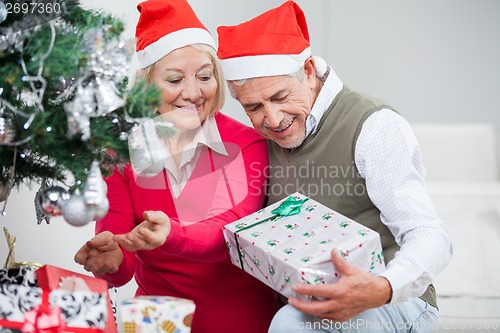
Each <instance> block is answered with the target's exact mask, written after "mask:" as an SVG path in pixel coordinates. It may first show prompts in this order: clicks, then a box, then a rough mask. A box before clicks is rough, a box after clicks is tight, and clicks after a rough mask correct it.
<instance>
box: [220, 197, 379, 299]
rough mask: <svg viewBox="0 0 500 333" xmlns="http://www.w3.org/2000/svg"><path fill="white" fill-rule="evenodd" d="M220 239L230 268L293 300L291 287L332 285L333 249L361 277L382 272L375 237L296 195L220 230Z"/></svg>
mask: <svg viewBox="0 0 500 333" xmlns="http://www.w3.org/2000/svg"><path fill="white" fill-rule="evenodd" d="M223 233H224V238H225V239H226V246H227V247H228V250H229V253H230V257H231V261H232V263H233V264H234V265H236V266H238V267H240V268H241V269H243V270H244V271H246V272H248V273H249V274H251V275H252V276H254V277H255V278H257V279H259V280H260V281H262V282H263V283H265V284H266V285H268V286H270V287H271V288H273V289H274V290H276V291H277V292H279V293H280V294H282V295H283V296H285V297H297V296H298V295H296V294H295V292H293V291H292V285H293V284H295V283H300V282H303V283H308V284H326V283H334V282H336V281H338V280H339V279H340V274H339V273H338V272H337V271H336V270H335V267H334V266H333V264H332V262H331V255H330V253H331V251H332V249H334V248H336V249H337V250H338V251H339V253H340V254H341V255H342V257H344V259H345V260H347V261H348V262H349V263H351V264H354V265H356V266H357V267H360V268H362V269H364V270H365V271H368V272H371V273H373V274H377V273H380V272H382V271H383V270H384V269H385V263H384V260H383V253H382V246H381V242H380V235H379V234H378V233H377V232H375V231H373V230H371V229H368V228H366V227H365V226H363V225H361V224H359V223H357V222H355V221H353V220H351V219H349V218H347V217H345V216H343V215H341V214H339V213H337V212H335V211H333V210H331V209H329V208H328V207H325V206H324V205H322V204H320V203H318V202H317V201H314V200H312V199H309V198H308V197H306V196H304V195H302V194H300V193H294V194H293V195H292V196H290V197H288V198H286V199H283V200H281V201H278V202H277V203H275V204H273V205H271V206H268V207H266V208H264V209H261V210H259V211H258V212H255V213H253V214H251V215H248V216H246V217H244V218H242V219H240V220H238V221H235V222H233V223H230V224H228V225H226V226H225V227H224V229H223ZM299 297H300V298H302V299H304V297H302V296H299Z"/></svg>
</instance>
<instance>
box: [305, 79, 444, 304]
mask: <svg viewBox="0 0 500 333" xmlns="http://www.w3.org/2000/svg"><path fill="white" fill-rule="evenodd" d="M342 88H343V83H342V81H341V80H340V78H338V76H337V75H336V74H335V73H334V72H333V71H332V70H331V69H330V74H329V76H328V78H327V80H326V81H325V84H324V86H323V88H322V90H321V92H320V94H319V95H318V97H317V99H316V102H315V104H314V107H313V109H312V110H311V114H310V115H309V117H308V119H307V122H306V134H307V135H310V134H311V133H314V131H315V130H316V127H317V124H318V122H319V120H320V119H321V117H322V116H323V115H324V113H325V111H326V110H327V109H328V107H329V106H330V104H331V103H332V101H333V100H334V98H335V97H336V96H337V94H338V93H339V92H340V91H341V90H342ZM354 157H355V163H356V167H357V168H358V170H359V172H360V175H361V176H362V177H363V178H364V179H365V180H366V188H367V191H368V195H369V197H370V199H371V201H372V202H373V203H374V205H375V206H376V207H377V208H378V209H379V210H380V218H381V221H382V223H384V224H385V225H386V226H387V227H388V228H389V230H390V231H391V232H392V234H393V235H394V236H395V239H396V242H397V243H398V244H399V245H400V246H401V250H400V251H399V252H398V253H397V254H396V257H395V258H394V259H393V260H392V261H391V262H390V263H389V264H388V265H387V270H386V271H385V272H383V273H381V274H380V276H384V277H386V278H387V279H388V280H389V282H390V284H391V287H392V291H393V294H392V299H391V303H392V304H393V303H398V302H403V301H405V300H407V299H409V298H412V297H418V296H420V295H421V294H423V292H424V291H425V289H426V288H427V286H428V285H429V284H430V283H431V282H432V281H433V279H434V277H435V276H436V275H437V274H438V273H439V272H440V271H441V270H442V269H443V268H444V267H445V266H446V265H447V264H448V263H449V262H450V260H451V257H452V253H453V249H452V245H451V242H450V239H449V237H448V231H447V228H446V225H445V224H444V222H443V221H442V220H441V219H440V218H439V217H438V216H437V214H436V213H435V210H434V207H433V205H432V202H431V199H430V196H429V194H428V192H427V189H426V184H425V173H426V172H425V168H424V166H423V164H422V156H421V152H420V147H419V145H418V142H417V140H416V138H415V135H414V133H413V130H412V128H411V126H410V124H409V123H408V122H407V121H406V120H405V119H404V118H403V117H401V116H400V115H399V114H397V113H396V112H393V111H391V110H388V109H382V110H380V111H378V112H375V113H373V114H372V115H371V116H369V117H368V118H367V119H366V121H365V122H364V124H363V127H362V129H361V132H360V135H359V137H358V140H357V142H356V147H355V156H354Z"/></svg>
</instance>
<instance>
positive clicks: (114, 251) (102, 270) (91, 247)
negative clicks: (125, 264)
mask: <svg viewBox="0 0 500 333" xmlns="http://www.w3.org/2000/svg"><path fill="white" fill-rule="evenodd" d="M113 237H114V235H113V234H112V233H111V232H109V231H104V232H101V233H100V234H98V235H96V236H95V237H94V238H92V239H91V240H89V241H87V242H86V243H85V244H84V245H83V246H82V247H81V248H80V249H79V250H78V251H77V252H76V254H75V257H74V259H75V262H76V263H78V264H80V265H82V266H83V268H84V269H85V270H86V271H88V272H92V273H94V274H96V275H104V274H106V273H116V271H118V268H119V267H120V265H121V263H122V261H123V252H122V249H121V248H120V246H118V243H117V242H115V241H114V240H113Z"/></svg>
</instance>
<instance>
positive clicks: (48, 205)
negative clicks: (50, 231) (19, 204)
mask: <svg viewBox="0 0 500 333" xmlns="http://www.w3.org/2000/svg"><path fill="white" fill-rule="evenodd" d="M69 198H70V195H69V193H68V192H67V191H66V190H65V189H64V188H62V187H60V186H51V187H48V188H46V189H44V190H42V191H40V192H38V193H37V196H36V198H35V204H36V205H37V208H38V209H40V211H41V212H43V213H44V214H45V215H47V216H52V217H56V216H61V208H62V204H63V202H64V201H66V200H68V199H69Z"/></svg>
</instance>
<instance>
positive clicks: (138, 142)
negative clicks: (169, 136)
mask: <svg viewBox="0 0 500 333" xmlns="http://www.w3.org/2000/svg"><path fill="white" fill-rule="evenodd" d="M128 148H129V153H130V163H131V165H132V168H133V169H134V171H135V172H136V173H137V174H138V175H139V176H142V177H153V176H155V175H157V174H158V173H159V172H161V171H162V170H163V168H164V165H165V161H166V160H167V158H168V152H167V148H166V146H165V142H164V141H163V139H161V138H160V137H159V136H158V134H157V133H156V126H155V122H154V120H153V119H147V120H142V121H141V122H140V123H139V124H137V125H135V126H134V128H132V131H131V133H130V135H129V140H128Z"/></svg>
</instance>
